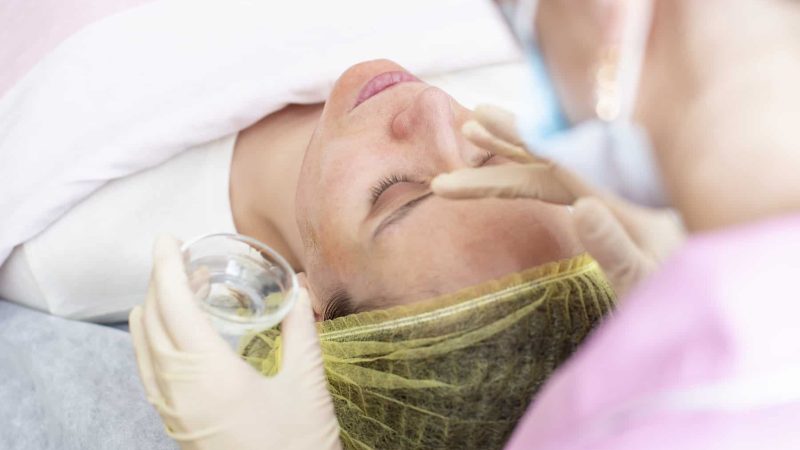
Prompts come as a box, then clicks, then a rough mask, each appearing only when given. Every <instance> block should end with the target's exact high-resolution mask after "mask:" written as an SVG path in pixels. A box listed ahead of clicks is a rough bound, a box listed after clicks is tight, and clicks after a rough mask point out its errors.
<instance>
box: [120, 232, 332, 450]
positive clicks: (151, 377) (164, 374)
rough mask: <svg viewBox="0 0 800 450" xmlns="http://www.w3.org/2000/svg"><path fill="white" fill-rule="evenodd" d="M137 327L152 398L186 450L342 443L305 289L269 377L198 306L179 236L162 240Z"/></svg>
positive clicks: (134, 316) (136, 313)
mask: <svg viewBox="0 0 800 450" xmlns="http://www.w3.org/2000/svg"><path fill="white" fill-rule="evenodd" d="M130 330H131V334H132V336H133V342H134V346H135V349H136V359H137V363H138V366H139V375H140V377H141V379H142V383H143V384H144V388H145V391H146V393H147V398H148V401H149V402H150V403H152V404H153V405H154V406H155V408H156V409H157V410H158V413H159V414H160V415H161V419H162V420H163V422H164V425H165V428H166V430H167V433H168V434H169V435H170V436H171V437H172V438H174V439H175V440H176V441H178V443H179V444H180V446H181V448H183V449H220V450H222V449H264V448H280V449H301V450H306V449H309V450H310V449H315V450H316V449H339V448H341V444H340V441H339V425H338V422H337V420H336V415H335V414H334V410H333V403H332V401H331V397H330V394H329V393H328V389H327V383H326V380H325V374H324V372H323V366H322V355H321V351H320V347H319V341H318V337H317V332H316V328H315V325H314V316H313V314H312V311H311V306H310V303H309V299H308V293H307V292H306V291H305V289H303V290H301V295H300V298H299V299H298V301H297V304H296V305H295V306H294V308H293V309H292V311H291V312H290V313H289V315H288V316H287V317H286V319H285V320H284V321H283V325H282V338H283V339H284V342H285V345H284V347H283V351H284V354H283V356H282V360H283V364H282V367H281V370H280V372H279V373H278V374H277V375H275V376H274V377H271V378H267V377H264V376H262V375H261V374H259V373H258V372H257V371H256V370H254V369H253V368H252V367H250V366H249V365H248V364H247V363H246V362H244V361H243V360H242V359H241V358H240V357H239V356H237V355H236V354H235V353H234V352H233V351H232V350H231V348H230V347H229V345H228V344H227V343H226V342H225V341H224V340H223V339H222V338H221V337H220V336H219V335H218V334H217V332H216V331H215V330H214V328H213V327H212V325H211V323H210V322H209V321H208V319H207V318H206V317H205V315H204V314H203V312H202V311H201V310H200V309H199V308H198V307H197V305H196V304H195V303H194V300H193V296H192V292H191V290H190V287H189V281H188V280H187V277H186V272H185V270H184V263H183V257H182V255H181V251H180V248H179V244H178V241H177V240H175V239H174V238H172V237H169V236H162V237H160V238H159V239H158V240H157V241H156V244H155V247H154V266H153V272H152V277H151V280H150V286H149V289H148V294H147V298H146V300H145V304H144V307H141V306H137V307H136V308H134V310H133V311H132V312H131V315H130Z"/></svg>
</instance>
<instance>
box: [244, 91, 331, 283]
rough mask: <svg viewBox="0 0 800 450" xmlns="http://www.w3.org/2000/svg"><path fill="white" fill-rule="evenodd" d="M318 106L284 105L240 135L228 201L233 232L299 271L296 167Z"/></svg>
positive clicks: (316, 114)
mask: <svg viewBox="0 0 800 450" xmlns="http://www.w3.org/2000/svg"><path fill="white" fill-rule="evenodd" d="M321 111H322V106H321V105H307V106H301V105H289V106H288V107H286V108H284V109H282V110H280V111H278V112H276V113H274V114H270V115H269V116H267V117H265V118H263V119H261V120H260V121H259V122H257V123H256V124H254V125H252V126H250V127H249V128H246V129H244V130H242V131H241V132H240V133H239V136H238V138H237V140H236V147H235V149H234V154H233V162H232V164H231V176H230V198H231V209H232V213H233V218H234V223H235V225H236V230H237V231H238V232H239V233H242V234H245V235H248V236H251V237H254V238H256V239H258V240H260V241H262V242H264V243H265V244H267V245H269V246H270V247H272V248H273V249H275V250H276V251H277V252H278V253H280V254H281V255H282V256H284V257H285V258H286V259H287V261H288V262H289V264H291V265H292V267H294V268H295V269H296V270H302V268H303V266H304V264H303V263H304V261H303V252H302V248H303V247H302V242H301V240H300V234H299V232H298V228H297V221H296V218H295V192H296V191H297V182H298V178H299V174H300V167H301V165H302V162H303V157H304V156H305V150H306V147H307V145H308V141H309V139H310V138H311V134H312V133H313V132H314V129H315V127H316V125H317V122H318V120H319V116H320V113H321Z"/></svg>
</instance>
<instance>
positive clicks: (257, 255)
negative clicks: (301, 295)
mask: <svg viewBox="0 0 800 450" xmlns="http://www.w3.org/2000/svg"><path fill="white" fill-rule="evenodd" d="M181 250H182V251H183V255H184V262H185V264H186V271H187V275H188V277H189V282H190V285H191V287H192V291H193V292H194V296H195V299H196V300H197V302H198V304H199V305H200V308H201V309H203V311H205V312H206V313H207V314H208V316H209V318H210V320H211V323H212V325H213V326H214V327H215V328H216V329H217V331H219V332H220V334H221V335H222V336H223V338H225V339H226V340H227V341H228V342H230V343H231V344H232V345H234V347H238V344H239V341H240V340H241V338H242V337H243V336H245V335H247V334H250V333H254V332H258V331H261V330H264V329H267V328H271V327H273V326H275V325H277V324H278V323H280V322H281V321H282V320H283V318H284V317H286V314H288V312H289V310H290V309H291V308H292V305H294V302H295V300H296V298H297V295H298V283H297V275H296V274H295V273H294V270H292V267H291V266H290V265H289V263H287V262H286V260H285V259H284V258H283V257H282V256H281V255H280V254H278V252H276V251H275V250H273V249H271V248H269V246H267V245H266V244H263V243H261V242H259V241H257V240H255V239H253V238H250V237H247V236H242V235H240V234H232V233H218V234H209V235H205V236H201V237H199V238H196V239H194V240H192V241H189V242H187V243H186V244H184V245H183V247H182V249H181Z"/></svg>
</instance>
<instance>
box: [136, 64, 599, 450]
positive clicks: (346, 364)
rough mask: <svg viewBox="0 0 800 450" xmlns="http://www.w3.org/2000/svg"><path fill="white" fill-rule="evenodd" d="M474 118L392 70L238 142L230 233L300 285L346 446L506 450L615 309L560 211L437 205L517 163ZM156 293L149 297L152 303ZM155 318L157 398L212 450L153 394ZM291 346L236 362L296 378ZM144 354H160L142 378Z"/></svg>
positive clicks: (186, 436)
mask: <svg viewBox="0 0 800 450" xmlns="http://www.w3.org/2000/svg"><path fill="white" fill-rule="evenodd" d="M471 114H472V112H471V111H470V110H468V109H466V108H464V107H462V106H461V105H459V104H458V103H457V102H456V101H455V100H454V99H453V98H451V97H450V96H448V95H447V94H446V93H445V92H443V91H442V90H440V89H438V88H435V87H432V86H430V85H427V84H425V83H423V82H421V81H419V80H418V79H417V78H416V77H414V76H413V75H411V74H409V73H407V72H405V71H404V70H403V69H402V68H401V67H399V66H398V65H396V64H394V63H392V62H390V61H371V62H366V63H362V64H358V65H356V66H353V67H351V68H350V69H349V70H347V71H346V72H345V73H344V74H343V75H342V76H341V77H340V78H339V80H338V81H337V82H336V85H335V87H334V89H333V91H332V93H331V95H330V98H329V99H328V101H327V103H325V105H324V107H322V106H292V107H288V108H286V109H284V110H282V111H280V112H277V113H275V114H272V115H270V116H268V117H266V118H264V119H263V120H261V121H260V122H258V123H257V124H255V125H253V126H252V127H250V128H248V129H246V130H244V131H242V132H241V133H240V134H239V136H238V139H237V141H236V144H235V151H234V157H233V162H232V168H231V176H230V180H231V181H230V183H231V185H230V193H231V209H232V212H233V219H234V222H235V225H236V229H237V231H239V232H240V233H243V234H247V235H250V236H253V237H256V238H258V239H259V240H261V241H263V242H265V243H267V244H268V245H270V246H272V247H273V248H275V249H277V250H278V251H279V252H280V253H281V254H283V255H284V256H286V258H287V260H289V261H290V262H291V263H292V265H293V266H295V268H296V269H298V270H302V271H304V272H305V274H306V279H307V283H306V284H307V288H308V292H309V294H310V302H311V306H312V308H313V311H314V314H315V316H316V317H317V320H318V321H320V322H319V323H318V331H319V337H320V343H321V347H322V355H323V361H324V368H325V375H326V377H327V387H328V390H329V391H330V393H331V395H332V397H333V405H334V408H335V412H336V417H337V419H338V424H339V427H340V431H339V436H340V439H341V442H342V444H343V445H344V447H346V448H380V449H385V448H459V449H464V448H480V449H486V448H501V447H502V445H503V444H504V442H505V441H506V440H507V438H508V437H509V435H510V433H511V431H512V430H513V428H514V425H515V423H516V421H517V420H518V419H519V418H520V417H521V415H522V414H523V412H524V411H525V409H526V407H527V405H528V403H529V401H530V400H531V397H532V396H533V394H534V393H535V392H536V390H537V388H538V387H539V386H540V385H541V384H542V383H543V381H544V380H545V379H546V378H547V376H548V375H549V374H551V373H552V371H553V370H554V369H555V368H556V367H557V366H558V365H559V364H560V363H561V362H562V361H564V360H565V359H566V358H567V357H568V356H569V355H570V353H571V352H572V351H573V350H574V349H575V348H576V347H577V346H578V344H579V343H580V342H581V340H582V339H583V338H584V337H585V336H586V335H587V334H588V333H589V331H590V330H591V328H592V326H593V325H594V324H595V323H596V322H597V321H598V320H599V319H600V318H601V316H602V315H603V314H604V313H605V312H606V311H607V310H608V309H609V308H610V307H611V305H612V302H613V294H612V292H611V290H610V288H609V287H608V284H607V283H606V281H605V278H604V277H603V275H602V273H601V272H600V270H599V269H598V267H597V265H596V263H594V261H592V260H591V259H590V258H589V257H588V256H585V254H584V253H583V250H582V248H581V246H580V244H579V242H578V240H577V238H576V237H575V236H574V235H573V232H572V227H571V223H570V220H569V212H568V210H567V209H566V208H565V207H560V206H555V205H549V204H544V203H541V202H537V201H533V200H501V199H482V200H450V199H446V198H442V197H438V196H436V195H433V194H432V192H431V189H430V187H429V182H430V180H431V179H432V178H433V177H435V176H436V175H438V174H441V173H446V172H450V171H454V170H456V169H460V168H465V167H476V166H480V165H491V164H514V162H512V161H510V160H507V159H505V158H503V157H501V156H498V155H493V154H491V153H489V152H487V151H486V150H484V149H482V148H481V147H479V146H477V145H475V144H474V143H472V142H470V141H469V140H467V139H465V138H464V137H463V136H462V134H461V132H460V129H461V126H462V124H463V123H464V122H465V121H467V120H469V119H470V117H471ZM292 192H296V195H287V193H292ZM160 270H161V269H160V268H159V266H158V265H157V266H156V271H155V278H154V279H155V280H158V279H159V277H161V278H163V277H164V274H163V273H161V274H160V272H159V271H160ZM162 281H163V280H162ZM176 282H177V281H176ZM183 282H185V279H184V280H183ZM154 283H156V285H157V284H158V283H157V282H154ZM153 291H155V292H156V294H153V293H152V292H153ZM167 291H168V290H167ZM163 292H164V290H163V289H159V288H158V286H156V289H154V290H151V297H152V296H153V295H156V296H159V295H161V296H162V297H163V294H160V293H163ZM155 301H156V300H152V299H148V302H155ZM157 301H159V302H167V303H168V302H170V301H172V300H171V299H166V300H165V299H163V298H161V299H159V300H157ZM151 308H152V306H151ZM148 313H149V314H151V315H152V314H153V313H152V312H149V311H148V310H147V308H145V313H144V317H143V316H142V312H141V310H139V309H137V310H135V311H134V313H133V314H132V316H131V329H132V331H133V332H134V337H135V338H137V339H138V341H139V345H137V347H138V349H137V350H138V352H139V354H140V355H139V361H140V365H143V367H142V372H143V377H144V382H145V386H146V387H148V385H150V387H148V389H147V390H148V394H149V395H150V397H151V398H150V400H151V401H152V402H154V403H155V404H156V406H157V407H158V408H159V411H160V412H161V413H162V416H163V417H165V421H167V429H168V431H171V432H172V433H173V435H174V436H175V437H176V438H178V439H179V440H181V441H184V442H189V441H191V440H192V439H203V437H202V436H206V437H207V436H211V435H214V432H210V434H203V433H202V432H201V433H199V434H197V433H192V432H193V431H197V430H187V429H184V430H181V427H182V426H183V425H181V424H182V423H183V422H181V421H177V422H170V421H169V419H166V418H167V417H173V418H174V417H175V414H177V413H176V411H175V408H174V405H172V407H167V406H165V405H166V404H168V403H169V398H168V395H166V396H165V394H164V393H163V392H162V393H161V394H158V393H154V392H153V391H158V390H159V388H158V387H153V386H156V385H157V384H158V383H155V384H154V381H153V378H159V377H158V376H157V375H153V372H152V371H153V367H155V368H156V370H155V372H156V373H158V370H159V369H158V367H162V370H163V366H164V363H163V362H162V363H159V362H158V359H159V358H160V357H163V356H164V354H165V353H164V352H163V351H160V350H159V351H149V352H148V351H147V350H146V348H147V347H148V344H146V343H148V342H149V345H150V347H158V346H154V345H153V344H152V343H153V341H157V340H158V339H159V338H158V336H153V333H156V334H159V333H162V334H163V333H166V334H169V333H170V331H166V332H165V331H164V330H161V331H156V332H153V331H151V330H152V329H153V328H154V325H153V324H152V322H153V321H158V320H160V319H158V318H155V319H153V318H151V319H148ZM290 317H291V316H290ZM143 318H144V320H142V319H143ZM287 320H288V319H287ZM142 322H144V323H145V326H142V325H141V324H142ZM148 322H151V323H148ZM164 322H165V323H166V324H167V325H165V328H166V329H169V328H170V324H169V322H170V320H169V319H164ZM156 328H158V327H156ZM142 330H145V331H144V332H143V331H142ZM143 333H144V334H146V335H147V339H145V338H143V337H142V334H143ZM168 340H169V339H168ZM174 341H175V340H174V339H173V342H174ZM142 342H145V344H142ZM282 343H283V339H282V337H280V332H279V331H277V330H267V331H264V332H263V333H261V334H259V335H257V336H255V337H253V338H252V340H250V342H249V343H248V344H247V345H245V346H244V347H243V350H242V351H243V354H244V357H245V359H246V360H247V361H248V362H249V363H250V364H251V365H252V366H253V367H255V368H256V369H257V370H258V371H260V372H261V373H263V374H264V375H269V376H273V375H275V374H277V373H281V368H282V366H290V365H291V364H293V363H292V362H291V361H289V360H288V359H286V358H284V359H282V358H281V354H282V351H283V348H282V347H283V344H282ZM176 345H177V344H176ZM190 346H191V345H190ZM176 349H177V350H186V349H185V348H183V349H181V348H180V345H177V347H176ZM290 350H291V349H287V351H290ZM143 353H144V354H147V355H152V354H153V353H156V354H157V355H160V356H145V357H144V358H145V362H144V363H143V362H142V361H143V359H142V358H143V356H142V354H143ZM166 354H169V352H166ZM290 356H291V352H290V353H289V354H288V356H287V358H288V357H290ZM151 357H152V358H155V360H156V362H155V363H153V362H152V361H150V358H151ZM146 366H151V367H146ZM193 367H195V369H196V368H197V367H202V365H200V366H193ZM195 372H196V371H195ZM184 375H185V373H184ZM201 376H202V375H201ZM217 382H221V381H220V380H217ZM293 382H296V383H300V381H299V380H293ZM162 389H163V386H162ZM207 389H208V390H209V391H210V390H222V391H224V392H228V390H226V388H225V387H220V386H216V387H214V386H207ZM231 392H233V391H231ZM237 392H238V391H237ZM197 395H198V396H199V397H198V399H197V403H196V404H195V406H197V407H198V408H200V406H199V405H201V404H210V403H209V402H211V400H208V401H205V400H203V396H204V395H209V399H210V398H211V394H208V392H205V393H203V392H198V393H197ZM231 395H233V394H231ZM252 395H253V396H252V397H249V396H247V395H244V396H243V397H242V398H241V399H238V400H237V402H238V401H241V402H248V401H255V400H254V399H257V398H259V397H258V396H257V395H256V393H252ZM161 396H164V397H167V398H158V397H161ZM184 406H186V405H184ZM206 406H207V405H206ZM265 407H266V406H265ZM272 407H273V408H278V409H280V408H281V405H280V404H279V403H278V402H277V401H276V403H274V404H272ZM191 408H192V406H191V405H190V406H189V409H191ZM221 409H222V410H225V408H221ZM165 411H166V412H165ZM272 413H275V411H273V412H272ZM226 414H227V413H226ZM230 414H231V415H234V413H233V412H231V413H230ZM281 414H283V415H288V416H291V413H290V412H288V411H281ZM223 416H224V414H223ZM223 416H221V417H223ZM228 418H229V419H230V417H228ZM269 420H272V419H270V418H269V417H264V421H269ZM223 422H226V423H227V422H230V420H228V421H223ZM205 425H207V426H205V427H204V428H212V429H219V427H217V425H218V424H216V423H207V424H205ZM220 426H221V427H223V428H224V427H225V426H226V425H220ZM312 432H316V431H309V433H312ZM198 436H200V437H198ZM276 439H278V438H277V437H276ZM275 444H276V442H264V448H272V447H271V446H272V445H275ZM275 448H279V447H275ZM281 448H282V447H281Z"/></svg>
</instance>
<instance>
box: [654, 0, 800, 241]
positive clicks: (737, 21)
mask: <svg viewBox="0 0 800 450" xmlns="http://www.w3.org/2000/svg"><path fill="white" fill-rule="evenodd" d="M720 11H724V12H725V13H724V14H720ZM754 18H757V19H758V20H754ZM797 30H800V8H799V7H797V6H796V5H795V4H792V3H791V2H784V3H781V2H759V1H753V0H724V1H723V0H708V1H702V2H697V1H693V0H656V8H655V16H654V26H653V30H652V33H651V37H650V43H649V48H648V61H647V69H646V71H645V73H644V74H643V79H642V89H641V100H642V101H641V102H640V105H641V107H640V110H639V111H638V114H639V117H640V120H641V121H642V123H643V124H644V125H645V126H646V127H647V128H648V130H649V131H650V133H651V137H652V139H653V144H654V147H655V149H656V152H657V156H658V159H659V163H660V166H661V168H662V173H663V176H664V179H665V183H666V184H667V189H668V191H669V193H670V196H671V197H672V201H673V204H674V205H675V206H676V207H677V208H678V209H679V210H680V211H681V214H682V215H683V218H684V220H685V222H686V224H687V227H688V228H689V229H690V230H705V229H714V228H719V227H724V226H729V225H733V224H737V223H742V222H749V221H754V220H760V219H763V218H766V217H769V216H775V215H780V214H787V213H790V212H794V211H800V177H798V176H797V173H800V156H799V155H798V151H797V150H798V149H797V146H798V142H800V128H798V127H797V125H796V118H797V117H799V116H800V115H799V114H798V105H800V86H798V84H797V80H798V79H799V78H800V61H798V59H797V58H796V57H795V56H794V55H797V54H798V53H797V52H798V51H800V45H798V44H797V43H798V42H800V34H799V33H798V31H797ZM648 106H650V109H648Z"/></svg>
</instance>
